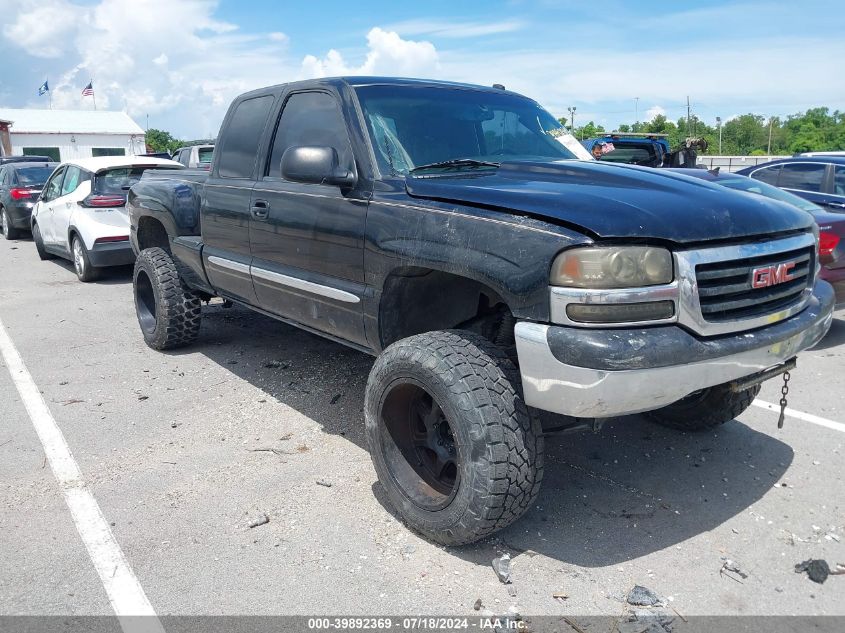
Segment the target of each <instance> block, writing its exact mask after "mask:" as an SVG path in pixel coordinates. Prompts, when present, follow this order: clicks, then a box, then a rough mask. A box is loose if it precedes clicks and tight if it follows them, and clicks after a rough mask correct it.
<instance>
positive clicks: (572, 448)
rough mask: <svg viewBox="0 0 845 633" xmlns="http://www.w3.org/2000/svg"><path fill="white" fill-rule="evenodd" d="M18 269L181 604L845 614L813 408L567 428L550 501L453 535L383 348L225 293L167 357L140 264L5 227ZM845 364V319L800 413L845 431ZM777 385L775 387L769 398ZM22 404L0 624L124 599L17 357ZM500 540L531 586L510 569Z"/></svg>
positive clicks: (14, 301)
mask: <svg viewBox="0 0 845 633" xmlns="http://www.w3.org/2000/svg"><path fill="white" fill-rule="evenodd" d="M0 271H2V277H3V282H2V284H0V320H2V322H3V324H5V327H6V330H7V332H8V334H9V336H10V337H11V338H12V340H13V341H14V344H15V346H16V347H17V349H18V351H19V352H20V355H21V357H22V358H23V360H24V362H25V363H26V366H27V367H28V369H29V371H30V373H31V374H32V377H33V379H34V381H35V383H36V384H37V385H38V387H39V389H40V390H41V392H42V394H43V396H44V399H45V401H46V403H47V405H48V406H49V408H50V411H51V412H52V415H53V417H54V418H55V420H56V422H57V424H58V425H59V427H60V428H61V430H62V431H63V433H64V435H65V438H66V440H67V443H68V445H69V447H70V449H71V451H72V452H73V455H74V457H75V458H76V461H77V462H78V464H79V467H80V469H81V471H82V473H83V476H84V478H85V479H86V481H87V482H88V488H89V489H90V491H91V492H92V493H93V495H94V497H95V498H96V500H97V501H98V502H99V505H100V507H101V508H102V511H103V514H104V516H105V518H106V520H107V521H108V522H109V523H110V524H111V530H112V532H113V533H114V536H115V538H116V540H117V542H118V543H119V544H120V546H121V547H122V549H123V552H124V553H125V555H126V558H127V560H128V562H129V564H130V565H131V567H132V569H133V570H134V572H135V574H136V576H137V578H138V580H139V582H140V584H141V586H142V587H143V589H144V591H145V592H146V594H147V596H148V598H149V601H150V603H151V604H152V606H153V608H154V609H155V610H156V612H157V613H158V614H159V615H215V614H255V615H264V614H350V615H351V614H384V615H388V614H389V615H403V614H405V615H407V614H421V613H425V614H463V615H466V614H471V613H473V605H474V604H476V601H477V600H479V599H480V600H481V602H482V603H483V605H484V608H487V609H489V610H491V611H494V612H497V613H501V612H505V611H506V610H507V609H508V608H509V607H515V608H516V609H518V610H519V611H520V612H521V613H523V614H532V615H558V616H563V615H567V614H578V615H620V614H622V613H624V612H625V611H626V610H630V609H632V607H630V606H628V605H626V604H625V596H626V595H627V593H628V592H629V590H630V589H631V588H632V587H633V586H634V585H643V586H645V587H648V588H650V589H652V590H654V591H655V592H657V593H658V594H659V595H661V596H663V597H664V598H665V599H666V600H667V601H669V604H670V605H671V606H672V607H673V608H674V609H676V610H677V611H678V612H679V613H682V614H684V615H685V616H690V615H735V614H743V615H762V614H767V615H787V614H799V615H802V614H803V615H810V614H814V615H845V577H842V576H834V577H831V578H830V579H829V580H828V581H827V582H826V583H825V584H823V585H819V584H815V583H813V582H811V581H810V580H809V579H808V578H807V576H806V575H804V574H796V573H795V572H794V570H793V567H794V565H795V564H796V563H798V562H800V561H803V560H805V559H808V558H823V559H826V560H827V561H828V562H829V563H830V564H831V566H833V565H835V564H836V563H845V543H843V540H845V494H843V493H845V481H843V451H844V450H845V446H843V442H845V433H843V432H841V431H838V430H835V429H830V428H824V427H822V426H818V425H815V424H811V423H808V422H805V421H801V420H800V419H795V418H793V417H788V418H787V420H786V426H785V428H783V429H782V430H778V429H777V427H776V419H777V414H776V413H772V412H769V411H766V410H764V409H762V408H760V407H752V408H751V409H749V410H748V411H747V412H745V413H744V414H742V415H741V416H740V418H739V419H738V420H735V421H732V422H729V423H728V424H726V425H724V426H723V427H721V428H720V429H719V430H718V431H716V432H712V433H707V434H703V435H688V434H683V433H677V432H673V431H669V430H667V429H663V428H661V427H658V426H654V425H652V424H649V423H648V422H646V421H645V420H644V419H642V418H641V417H638V416H632V417H627V418H619V419H615V420H612V421H610V422H608V423H607V424H606V425H605V426H604V428H603V429H602V430H601V431H600V432H599V433H595V434H594V433H580V434H571V435H562V436H554V437H551V438H549V440H548V442H547V471H546V479H545V481H544V488H543V491H542V493H541V495H540V497H539V499H538V501H537V504H536V507H535V508H533V509H532V510H531V511H530V512H529V513H528V514H527V515H526V516H525V517H524V518H523V519H522V520H521V521H519V522H518V523H516V524H515V525H513V526H512V527H510V528H509V529H507V530H505V531H503V532H501V533H500V534H499V535H497V536H496V537H493V538H490V539H488V540H485V541H483V542H481V543H478V544H476V545H473V546H469V547H463V548H443V547H440V546H436V545H432V544H431V543H428V542H426V541H425V540H423V539H421V538H420V537H418V536H417V535H415V534H414V533H413V532H411V531H409V530H408V529H407V528H406V527H405V526H404V525H403V524H402V523H401V522H400V521H399V520H398V519H397V517H396V516H395V514H394V513H393V511H392V510H391V508H390V506H389V505H388V504H387V502H386V499H385V495H384V493H383V491H382V489H381V487H380V486H379V484H378V482H377V481H376V478H375V474H374V471H373V468H372V465H371V463H370V459H369V456H368V454H367V451H366V447H365V441H364V436H363V413H362V409H363V393H364V385H365V383H366V379H367V373H368V371H369V368H370V366H371V365H372V362H373V360H372V358H370V357H368V356H366V355H364V354H360V353H358V352H355V351H352V350H349V349H346V348H344V347H342V346H340V345H337V344H334V343H331V342H328V341H325V340H323V339H320V338H318V337H315V336H312V335H310V334H306V333H304V332H301V331H299V330H296V329H294V328H291V327H288V326H286V325H283V324H280V323H277V322H275V321H273V320H270V319H268V318H265V317H263V316H260V315H257V314H255V313H252V312H250V311H247V310H244V309H240V308H231V309H225V308H223V307H222V306H221V305H211V306H209V307H208V308H206V309H204V321H203V326H202V333H201V337H200V341H199V342H198V344H196V345H195V346H193V347H191V348H189V349H186V350H183V351H178V352H173V353H165V354H162V353H157V352H154V351H152V350H150V349H148V348H147V347H146V346H145V345H144V343H143V341H142V338H141V336H140V333H139V331H138V327H137V323H136V321H135V315H134V307H133V302H132V294H131V271H129V270H126V269H115V270H113V271H111V272H110V273H109V274H108V275H107V276H106V278H105V279H103V280H102V281H99V282H97V283H93V284H81V283H79V282H77V281H76V277H75V275H74V274H73V271H72V269H71V267H70V265H69V264H66V263H62V262H57V261H50V262H40V261H39V260H38V258H37V255H36V253H35V249H34V247H33V245H32V243H31V242H30V241H29V240H21V241H17V242H7V241H0ZM843 369H845V312H842V311H840V312H838V313H837V319H836V320H835V321H834V325H833V329H832V330H831V333H830V334H829V335H828V337H827V338H826V339H825V340H824V341H822V343H821V344H820V345H819V346H818V347H817V348H815V349H814V350H810V351H808V352H805V353H804V354H802V355H801V356H800V358H799V368H798V369H797V370H796V371H794V372H793V380H792V382H791V388H792V389H791V393H790V399H789V406H790V408H791V409H795V410H798V411H802V412H805V413H809V414H813V415H816V416H821V417H824V418H826V419H829V420H833V421H836V422H840V423H841V422H845V371H843ZM779 397H780V383H778V382H776V381H771V382H769V383H767V384H766V385H765V386H764V388H763V391H762V393H761V395H760V398H761V399H762V400H764V401H767V402H777V401H778V399H779ZM0 398H2V401H1V402H2V408H0V534H2V535H3V538H2V539H0V614H6V615H9V614H35V615H45V614H53V615H71V614H75V615H79V614H103V615H106V614H111V608H110V605H109V600H108V598H107V595H106V593H105V590H104V589H103V585H102V583H101V582H100V578H99V577H98V576H97V573H96V572H95V570H94V568H93V566H92V563H91V560H90V559H89V557H88V554H87V551H86V549H85V547H84V545H83V544H82V541H81V540H80V537H79V534H78V533H77V531H76V528H75V526H74V522H73V520H72V518H71V515H70V512H69V511H68V509H67V507H66V505H65V503H64V500H63V497H62V491H61V489H60V487H59V485H58V484H57V482H56V480H55V479H54V477H53V475H52V472H51V470H50V468H49V467H45V466H46V461H45V457H44V451H43V448H42V446H41V443H40V442H39V439H38V436H37V435H36V433H35V431H34V428H33V425H32V422H31V421H30V418H29V416H28V415H27V412H26V410H25V408H24V406H23V404H22V402H21V399H20V397H19V395H18V392H17V391H16V389H15V387H14V385H13V384H12V381H11V377H10V374H9V372H8V371H7V369H6V368H5V367H4V368H3V369H2V371H0ZM265 449H276V450H275V452H274V451H270V450H265ZM318 480H321V481H323V482H324V483H330V484H331V486H324V485H318V484H317V481H318ZM264 515H266V516H267V517H268V518H269V522H267V523H266V524H264V525H260V526H258V527H255V528H249V527H248V525H249V524H250V523H251V522H252V521H254V520H256V519H258V518H260V517H262V516H264ZM503 553H508V554H509V555H510V556H511V557H512V559H513V561H512V578H513V582H512V584H510V585H504V584H502V583H500V582H499V580H498V579H497V577H496V575H495V573H494V572H493V569H492V567H491V561H492V559H493V558H495V557H497V556H500V555H502V554H503ZM725 559H730V560H731V561H733V563H734V564H735V565H736V566H737V567H739V569H740V570H741V571H742V573H743V574H746V576H745V577H742V576H740V575H738V574H737V573H735V572H725V570H723V565H724V563H725ZM555 594H565V595H566V596H567V597H566V598H563V597H558V598H555V597H554V595H555Z"/></svg>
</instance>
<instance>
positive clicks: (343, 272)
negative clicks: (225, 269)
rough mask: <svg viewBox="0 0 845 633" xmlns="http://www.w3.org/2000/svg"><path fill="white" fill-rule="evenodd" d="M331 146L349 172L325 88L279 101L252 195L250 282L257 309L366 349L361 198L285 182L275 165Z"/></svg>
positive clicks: (345, 139)
mask: <svg viewBox="0 0 845 633" xmlns="http://www.w3.org/2000/svg"><path fill="white" fill-rule="evenodd" d="M300 146H319V147H331V148H333V149H334V150H335V151H336V152H337V156H338V159H339V164H340V165H341V166H342V167H343V168H347V167H348V168H349V169H354V166H355V163H354V156H353V153H352V146H351V144H350V141H349V135H348V132H347V127H346V122H345V120H344V118H343V115H342V112H341V108H340V104H339V101H338V99H337V97H336V96H335V95H334V94H332V93H330V92H327V91H322V90H310V91H300V92H293V93H291V94H289V95H288V96H287V98H286V100H285V104H284V106H283V108H282V111H281V114H280V116H279V120H278V123H277V126H276V130H275V134H274V137H273V145H272V147H271V148H269V151H268V153H267V154H268V156H269V159H268V160H267V161H266V164H265V165H264V170H263V173H262V175H261V176H260V178H259V181H258V183H257V184H256V186H255V188H254V189H253V191H252V201H251V207H252V217H251V219H250V242H251V244H252V256H253V261H252V279H253V284H254V285H255V292H256V296H257V297H258V302H259V305H260V307H262V308H264V309H265V310H268V311H269V312H272V313H274V314H277V315H279V316H281V317H283V318H286V319H290V320H292V321H295V322H297V323H301V324H302V325H305V326H308V327H311V328H314V329H316V330H319V331H321V332H325V333H327V334H330V335H332V336H336V337H338V338H342V339H344V340H347V341H351V342H353V343H358V344H361V345H367V341H366V338H365V336H364V327H363V311H362V303H361V302H362V298H363V295H364V222H365V219H366V212H367V200H368V197H367V195H366V193H364V192H362V191H360V190H359V189H358V188H357V186H353V187H351V188H350V189H347V190H341V188H340V187H338V186H335V185H327V184H305V183H298V182H290V181H287V180H285V179H284V178H282V174H281V163H282V155H283V154H284V152H285V150H287V149H289V148H291V147H300Z"/></svg>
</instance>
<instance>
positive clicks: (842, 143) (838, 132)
mask: <svg viewBox="0 0 845 633" xmlns="http://www.w3.org/2000/svg"><path fill="white" fill-rule="evenodd" d="M770 123H771V126H770ZM616 129H617V130H618V131H619V132H636V133H641V134H668V135H669V137H668V140H669V146H670V147H671V148H672V149H677V148H678V147H680V146H681V145H683V144H684V142H685V141H686V139H687V137H688V136H693V137H699V138H704V139H705V140H706V141H707V144H708V149H707V151H706V152H703V153H706V154H718V153H719V128H718V127H717V126H710V125H707V124H706V123H705V122H704V121H702V120H700V119H699V118H698V117H696V116H695V115H693V116H691V117H690V120H689V125H687V118H686V117H685V116H684V117H681V118H679V119H678V120H677V122H674V121H670V120H669V119H667V118H666V116H665V115H662V114H659V115H657V116H656V117H654V118H653V119H652V120H651V121H645V122H639V123H634V124H627V123H625V124H622V125H619V126H618V128H616ZM770 132H771V154H773V155H790V154H794V153H796V152H811V151H816V152H823V151H834V150H845V112H840V111H838V110H835V111H834V112H831V111H830V109H829V108H810V109H809V110H807V111H806V112H798V113H796V114H792V115H789V116H788V117H786V119H781V118H779V117H771V119H769V118H766V117H764V116H762V115H759V114H753V113H749V114H743V115H741V116H738V117H734V118H733V119H730V120H729V121H723V122H722V154H724V155H734V156H748V155H755V156H760V155H766V154H768V153H769V143H770V141H769V138H770ZM604 133H605V131H604V128H602V127H601V126H597V125H595V123H593V122H592V121H590V122H589V123H588V124H586V125H584V126H582V127H580V128H576V129H575V136H576V137H577V138H579V139H587V138H591V137H593V136H598V135H600V134H604Z"/></svg>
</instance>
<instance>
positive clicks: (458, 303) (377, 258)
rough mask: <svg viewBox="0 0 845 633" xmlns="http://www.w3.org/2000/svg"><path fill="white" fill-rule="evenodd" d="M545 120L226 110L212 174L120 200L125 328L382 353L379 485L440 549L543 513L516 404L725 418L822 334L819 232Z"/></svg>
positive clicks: (522, 102)
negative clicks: (247, 313)
mask: <svg viewBox="0 0 845 633" xmlns="http://www.w3.org/2000/svg"><path fill="white" fill-rule="evenodd" d="M560 129H561V125H560V123H559V122H558V121H557V120H556V119H555V117H553V116H552V115H551V114H549V113H548V112H547V111H546V110H544V109H543V108H541V107H540V106H539V105H538V104H537V103H536V102H534V101H532V100H531V99H528V98H526V97H523V96H521V95H519V94H516V93H514V92H508V91H506V90H502V89H499V88H483V87H478V86H469V85H456V84H453V83H445V82H435V81H420V80H407V79H384V78H377V77H355V78H334V79H317V80H310V81H303V82H297V83H292V84H287V85H279V86H273V87H269V88H264V89H260V90H255V91H253V92H250V93H247V94H245V95H241V96H240V97H238V98H237V99H235V101H234V102H233V104H232V105H231V106H230V108H229V112H228V113H227V115H226V118H225V120H224V122H223V126H222V128H221V131H220V135H219V142H218V145H217V149H216V152H215V155H214V162H213V164H212V168H211V170H210V173H208V174H207V175H206V174H202V173H199V172H198V171H195V170H192V171H187V172H185V174H184V175H185V176H186V177H185V178H182V177H180V174H174V173H162V172H160V171H158V170H155V171H149V172H147V173H145V174H144V176H143V178H142V179H141V180H140V181H139V182H138V183H137V184H135V185H133V186H132V188H131V189H130V192H129V202H128V209H129V217H130V221H131V233H130V235H131V241H132V245H133V248H134V249H135V250H136V252H137V253H138V259H137V261H136V263H135V272H134V283H133V292H134V299H135V309H136V313H137V316H138V323H139V326H140V330H141V334H142V335H143V338H144V340H145V341H146V343H147V345H149V346H150V347H152V348H153V349H159V350H165V349H170V348H175V347H178V346H183V345H188V344H190V343H192V342H194V341H195V340H196V338H197V336H198V334H199V328H200V321H201V318H202V301H203V300H204V299H210V298H212V297H215V296H218V297H223V298H225V299H228V300H230V301H235V302H238V303H240V304H242V305H244V306H247V307H249V308H251V309H254V310H257V311H259V312H261V313H263V314H267V315H270V316H273V317H275V318H277V319H279V320H282V321H285V322H288V323H292V324H294V325H297V326H299V327H301V328H303V329H306V330H308V331H311V332H315V333H318V334H321V335H323V336H326V337H328V338H330V339H332V340H334V341H338V342H342V343H345V344H346V345H349V346H351V347H353V348H355V349H358V350H361V351H365V352H367V353H370V354H373V355H375V356H377V357H378V358H377V359H376V361H375V364H374V365H373V368H372V371H371V372H370V377H369V380H368V382H367V387H366V396H365V402H364V422H365V429H366V436H367V440H368V444H369V449H370V453H371V456H372V459H373V463H374V465H375V470H376V473H377V474H378V478H379V481H380V482H381V485H382V487H383V488H384V490H385V492H386V496H387V498H388V499H389V500H390V502H391V503H392V504H393V506H394V507H395V508H396V510H397V512H398V513H399V514H400V515H401V516H402V517H403V519H404V520H405V521H406V522H407V523H408V524H409V525H410V526H411V527H413V528H414V529H416V530H418V531H419V532H421V533H422V534H424V535H425V536H427V537H428V538H430V539H432V540H434V541H437V542H439V543H443V544H450V545H456V544H461V543H469V542H472V541H475V540H477V539H480V538H483V537H485V536H487V535H489V534H491V533H493V532H495V531H496V530H499V529H501V528H503V527H505V526H506V525H508V524H510V523H512V522H513V521H515V520H516V519H517V518H519V517H520V516H521V515H522V514H523V513H524V512H525V511H526V510H527V509H528V508H530V507H531V506H532V505H533V502H534V500H535V499H536V496H537V493H538V491H539V488H540V483H541V480H542V476H543V438H544V430H543V428H542V426H541V422H540V416H538V415H536V414H535V413H536V412H534V411H532V410H531V409H529V407H530V408H532V409H541V410H545V411H550V412H553V413H559V414H564V415H566V416H572V417H569V418H562V419H561V418H558V419H557V420H556V422H555V426H556V427H558V428H557V429H556V430H560V427H566V430H572V429H574V428H585V427H586V428H595V427H596V426H597V425H598V424H600V422H601V421H602V420H604V419H607V418H610V417H615V416H621V415H626V414H630V413H639V412H647V415H648V416H649V417H650V418H651V419H652V420H654V421H656V422H657V423H660V424H662V425H664V426H667V427H671V428H675V429H682V430H686V431H695V430H706V429H712V428H713V427H715V426H717V425H719V424H721V423H723V422H726V421H727V420H731V419H733V418H735V417H736V416H737V415H739V414H740V413H741V412H742V411H744V410H745V409H746V408H747V407H748V406H750V404H751V402H752V400H753V399H754V398H755V396H756V395H757V393H758V392H759V390H760V383H761V382H762V381H764V380H766V379H768V378H772V377H775V376H777V375H780V374H782V373H783V372H784V371H786V370H788V369H791V368H792V367H794V357H795V355H796V354H797V353H798V352H800V351H802V350H804V349H806V348H808V347H810V346H812V345H815V344H816V343H817V342H818V341H819V340H820V339H821V338H822V337H823V336H824V335H825V333H826V332H827V331H828V329H829V328H830V324H831V321H832V310H833V290H832V289H831V287H830V285H829V284H828V283H826V282H824V281H820V280H816V274H815V272H816V266H815V256H816V236H815V234H814V230H815V223H814V222H813V219H812V217H811V216H810V215H809V214H808V213H805V212H804V211H801V210H800V209H797V208H795V207H791V206H789V205H784V204H782V203H778V202H775V201H772V200H767V199H765V198H763V197H760V196H750V195H748V194H746V193H742V192H737V191H731V190H730V189H727V188H725V187H721V186H719V185H715V184H713V183H708V182H704V181H701V180H695V179H692V178H689V177H687V176H683V175H679V174H675V173H673V171H672V170H665V169H647V168H641V167H634V166H630V165H619V164H605V163H603V162H601V161H588V160H587V161H585V160H575V158H574V154H573V153H572V152H570V151H569V150H567V149H566V148H565V147H564V146H563V144H561V143H559V142H557V141H556V140H555V137H556V136H557V134H558V131H559V130H560ZM259 335H260V333H258V332H250V333H249V336H250V343H253V342H254V339H255V337H256V336H259ZM584 418H588V420H585V419H584ZM632 468H633V469H634V470H636V466H634V465H632Z"/></svg>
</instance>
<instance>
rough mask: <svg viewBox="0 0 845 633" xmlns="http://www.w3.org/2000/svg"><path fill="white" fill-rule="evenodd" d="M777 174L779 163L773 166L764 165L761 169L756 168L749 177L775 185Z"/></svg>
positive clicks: (778, 172)
mask: <svg viewBox="0 0 845 633" xmlns="http://www.w3.org/2000/svg"><path fill="white" fill-rule="evenodd" d="M779 174H780V165H775V166H774V167H764V168H763V169H758V170H757V171H755V172H754V173H752V174H751V177H752V178H753V179H754V180H759V181H761V182H765V183H767V184H769V185H775V186H777V184H778V175H779Z"/></svg>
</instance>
